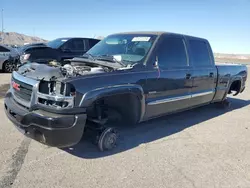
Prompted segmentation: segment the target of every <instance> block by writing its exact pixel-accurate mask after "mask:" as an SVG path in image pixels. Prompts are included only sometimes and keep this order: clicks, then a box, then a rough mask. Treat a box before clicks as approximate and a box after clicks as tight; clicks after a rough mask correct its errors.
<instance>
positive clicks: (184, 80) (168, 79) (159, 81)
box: [145, 34, 192, 118]
mask: <svg viewBox="0 0 250 188" xmlns="http://www.w3.org/2000/svg"><path fill="white" fill-rule="evenodd" d="M157 48H158V49H157V52H156V57H158V58H157V59H158V67H157V68H155V71H154V72H153V73H148V78H147V90H148V95H147V110H146V115H145V118H152V117H155V116H159V115H163V114H167V113H170V112H174V111H178V110H182V109H185V108H187V107H188V106H189V105H190V101H189V100H190V97H191V95H190V93H191V88H192V78H191V75H192V70H191V69H190V67H189V63H188V57H187V51H186V46H185V42H184V38H183V36H181V35H171V34H165V35H163V36H162V39H161V40H160V43H159V45H158V47H157Z"/></svg>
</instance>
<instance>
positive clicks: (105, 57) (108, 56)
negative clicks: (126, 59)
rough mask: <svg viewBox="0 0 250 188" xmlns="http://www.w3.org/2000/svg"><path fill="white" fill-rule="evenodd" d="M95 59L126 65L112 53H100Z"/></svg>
mask: <svg viewBox="0 0 250 188" xmlns="http://www.w3.org/2000/svg"><path fill="white" fill-rule="evenodd" d="M95 59H97V60H104V61H110V62H114V63H118V64H120V65H122V66H123V67H126V65H125V64H124V63H122V62H121V61H118V60H117V59H116V58H114V57H113V56H112V55H99V56H97V57H96V58H95Z"/></svg>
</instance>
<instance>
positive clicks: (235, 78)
mask: <svg viewBox="0 0 250 188" xmlns="http://www.w3.org/2000/svg"><path fill="white" fill-rule="evenodd" d="M235 81H240V83H241V86H240V90H241V88H242V83H243V78H242V77H239V76H237V77H233V79H230V81H229V83H228V88H227V90H226V92H225V95H224V97H223V99H222V100H224V99H226V97H227V94H228V92H229V90H230V88H231V85H232V83H233V82H235ZM239 93H240V91H238V92H236V93H235V94H234V95H233V96H236V95H238V94H239Z"/></svg>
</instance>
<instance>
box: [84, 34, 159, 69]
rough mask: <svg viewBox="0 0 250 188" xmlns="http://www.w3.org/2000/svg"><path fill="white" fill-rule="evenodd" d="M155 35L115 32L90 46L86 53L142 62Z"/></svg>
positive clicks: (131, 61) (127, 61)
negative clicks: (115, 33)
mask: <svg viewBox="0 0 250 188" xmlns="http://www.w3.org/2000/svg"><path fill="white" fill-rule="evenodd" d="M155 39H156V35H149V34H147V35H144V34H117V35H110V36H108V37H106V38H104V39H103V40H102V41H100V42H99V43H97V44H96V45H95V46H94V47H92V48H91V49H90V50H89V51H88V52H87V54H89V55H91V56H92V57H101V56H113V57H114V58H115V59H116V60H117V61H122V62H123V63H124V64H126V65H128V64H135V63H139V62H142V61H143V60H144V59H145V57H146V56H147V53H148V52H149V50H150V48H151V46H152V44H153V43H154V41H155Z"/></svg>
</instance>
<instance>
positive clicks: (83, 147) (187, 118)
mask: <svg viewBox="0 0 250 188" xmlns="http://www.w3.org/2000/svg"><path fill="white" fill-rule="evenodd" d="M229 100H230V101H231V102H232V105H231V107H230V108H228V109H222V108H218V107H217V105H215V104H212V105H208V106H204V107H200V108H196V109H193V110H189V111H185V112H181V113H177V114H174V115H169V116H165V117H162V118H158V119H155V120H151V121H148V122H145V123H141V124H139V125H137V126H136V127H133V128H131V127H130V128H128V127H127V128H125V127H122V128H119V129H118V130H119V132H120V137H119V143H118V146H117V148H115V149H114V150H112V151H107V152H100V151H99V150H98V148H97V146H95V145H93V144H91V143H90V142H88V141H87V139H86V138H83V139H82V141H81V142H79V143H78V144H77V145H75V146H73V147H71V148H67V149H66V148H65V149H63V150H64V151H66V152H68V153H70V154H72V155H74V156H77V157H80V158H87V159H91V158H100V157H106V156H109V155H114V154H117V153H121V152H123V151H127V150H130V149H132V148H135V147H137V146H139V145H140V144H143V143H149V142H152V141H155V140H158V139H161V138H163V137H167V136H169V135H172V134H175V133H178V132H180V131H182V130H184V129H186V128H188V127H191V126H194V125H196V124H198V123H201V122H203V121H207V120H209V119H213V118H215V117H217V116H220V115H223V114H225V113H227V112H229V111H233V110H237V109H240V108H243V107H245V106H248V105H249V104H250V100H241V99H235V98H229Z"/></svg>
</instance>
